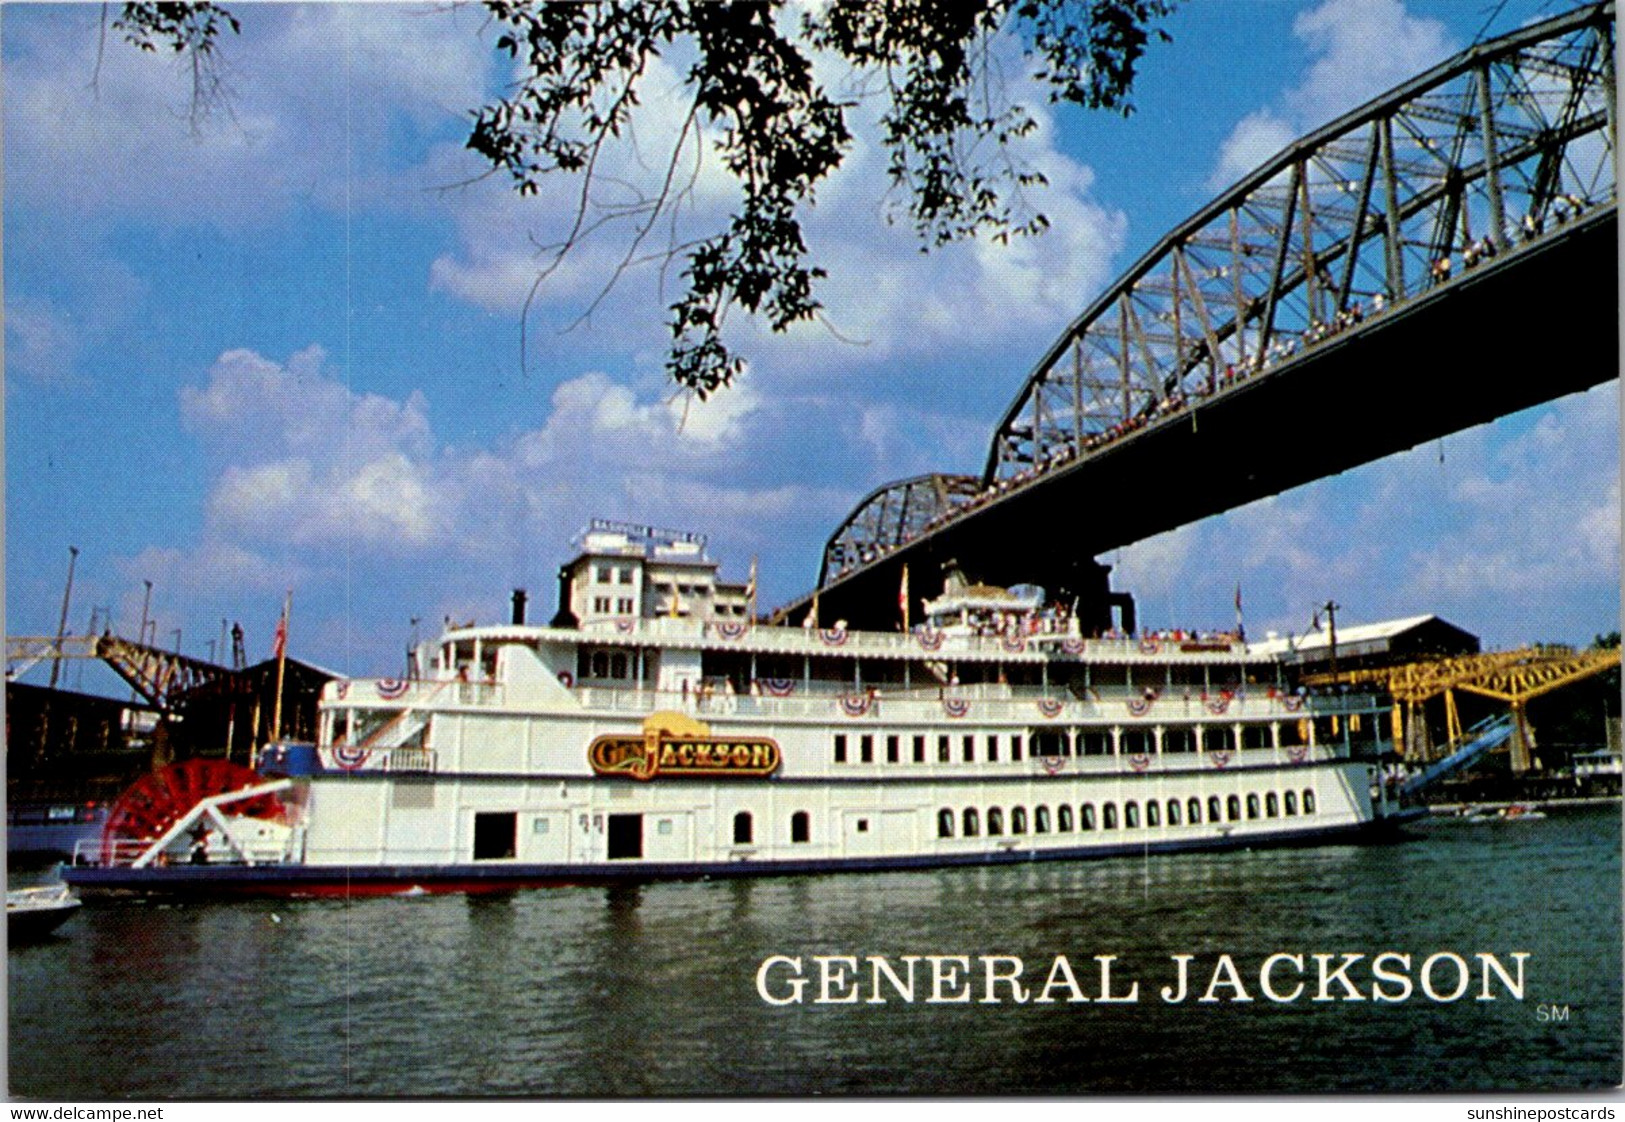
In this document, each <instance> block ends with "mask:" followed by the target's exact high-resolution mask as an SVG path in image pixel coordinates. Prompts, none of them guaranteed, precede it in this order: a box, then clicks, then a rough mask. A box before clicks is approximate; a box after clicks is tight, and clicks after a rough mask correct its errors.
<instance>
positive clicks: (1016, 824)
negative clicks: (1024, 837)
mask: <svg viewBox="0 0 1625 1122" xmlns="http://www.w3.org/2000/svg"><path fill="white" fill-rule="evenodd" d="M1010 832H1011V833H1012V834H1025V833H1026V832H1027V808H1026V807H1024V806H1018V807H1013V808H1011V810H1010Z"/></svg>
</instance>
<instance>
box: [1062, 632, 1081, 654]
mask: <svg viewBox="0 0 1625 1122" xmlns="http://www.w3.org/2000/svg"><path fill="white" fill-rule="evenodd" d="M1061 653H1062V654H1069V655H1080V654H1082V653H1083V640H1082V639H1074V638H1072V637H1070V636H1068V637H1067V638H1065V639H1062V640H1061Z"/></svg>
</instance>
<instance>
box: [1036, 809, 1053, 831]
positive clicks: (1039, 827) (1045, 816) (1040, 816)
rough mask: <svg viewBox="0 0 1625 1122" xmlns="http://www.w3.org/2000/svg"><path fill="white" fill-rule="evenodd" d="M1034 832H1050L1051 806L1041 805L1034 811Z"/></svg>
mask: <svg viewBox="0 0 1625 1122" xmlns="http://www.w3.org/2000/svg"><path fill="white" fill-rule="evenodd" d="M1033 833H1035V834H1047V833H1049V807H1047V806H1041V807H1039V808H1038V809H1037V810H1035V811H1033Z"/></svg>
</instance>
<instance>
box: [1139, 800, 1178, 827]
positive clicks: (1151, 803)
mask: <svg viewBox="0 0 1625 1122" xmlns="http://www.w3.org/2000/svg"><path fill="white" fill-rule="evenodd" d="M1174 805H1175V806H1176V807H1177V806H1178V805H1179V804H1178V803H1175V804H1174ZM1145 824H1146V825H1147V826H1160V825H1162V808H1161V807H1160V806H1158V805H1157V800H1155V799H1147V800H1146V802H1145Z"/></svg>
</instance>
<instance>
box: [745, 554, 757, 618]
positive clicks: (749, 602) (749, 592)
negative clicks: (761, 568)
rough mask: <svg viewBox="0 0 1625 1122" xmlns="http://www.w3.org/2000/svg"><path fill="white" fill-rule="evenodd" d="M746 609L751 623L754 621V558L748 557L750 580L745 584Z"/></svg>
mask: <svg viewBox="0 0 1625 1122" xmlns="http://www.w3.org/2000/svg"><path fill="white" fill-rule="evenodd" d="M745 604H746V610H747V611H748V612H749V613H750V616H749V619H750V622H751V623H755V622H756V558H754V557H752V558H751V559H750V582H749V583H748V584H746V585H745Z"/></svg>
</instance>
